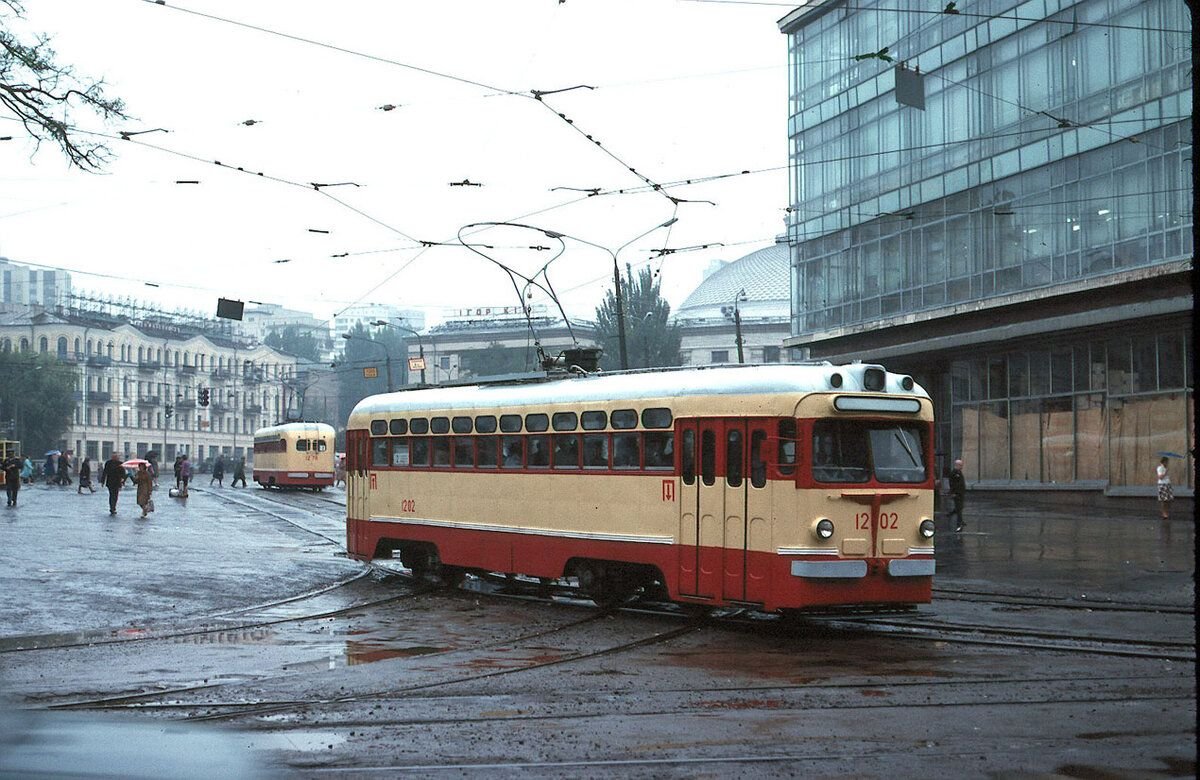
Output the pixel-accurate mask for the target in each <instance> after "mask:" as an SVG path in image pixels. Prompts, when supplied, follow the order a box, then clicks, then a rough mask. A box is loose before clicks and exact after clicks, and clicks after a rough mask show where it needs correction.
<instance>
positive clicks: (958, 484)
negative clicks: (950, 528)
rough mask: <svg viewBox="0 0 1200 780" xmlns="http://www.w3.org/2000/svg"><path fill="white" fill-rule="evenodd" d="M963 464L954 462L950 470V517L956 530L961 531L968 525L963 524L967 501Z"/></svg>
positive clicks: (957, 461)
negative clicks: (964, 505) (964, 507)
mask: <svg viewBox="0 0 1200 780" xmlns="http://www.w3.org/2000/svg"><path fill="white" fill-rule="evenodd" d="M962 467H963V462H962V461H961V460H956V461H954V468H952V469H950V502H951V504H950V517H953V518H954V530H955V531H961V530H962V529H963V526H965V525H966V523H964V522H963V516H962V511H963V503H964V502H965V501H966V500H967V480H966V478H965V477H964V476H963V473H962Z"/></svg>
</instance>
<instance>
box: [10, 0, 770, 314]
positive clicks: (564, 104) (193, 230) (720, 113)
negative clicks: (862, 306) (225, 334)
mask: <svg viewBox="0 0 1200 780" xmlns="http://www.w3.org/2000/svg"><path fill="white" fill-rule="evenodd" d="M787 10H788V9H787V8H782V7H778V6H766V7H762V6H755V5H736V4H720V3H707V2H688V1H686V0H565V2H560V1H559V0H521V1H520V2H513V1H509V2H503V1H500V0H490V1H486V2H465V1H459V0H439V1H438V2H428V1H427V2H421V3H416V2H386V3H385V2H382V1H380V0H376V1H375V2H361V1H360V2H349V3H337V4H330V3H328V2H322V3H317V2H308V0H256V2H253V3H245V2H233V1H232V0H178V2H176V0H167V2H166V3H165V5H159V4H157V3H155V2H150V1H149V0H26V3H25V14H24V18H23V19H16V20H9V21H8V24H9V28H10V29H11V30H12V31H13V32H15V33H18V34H22V35H24V36H26V37H27V36H28V35H32V34H33V33H36V32H41V33H45V34H47V35H49V36H50V37H51V39H52V46H53V48H54V50H55V51H56V52H57V55H58V59H59V60H60V61H61V62H62V63H65V64H70V65H71V66H72V67H73V68H74V69H75V71H76V72H77V73H78V74H79V75H80V76H81V77H82V78H85V79H88V78H91V79H103V81H104V82H105V85H106V87H105V89H106V94H107V95H108V96H110V97H120V98H121V99H122V100H123V101H124V102H125V104H126V110H127V112H128V113H129V114H130V115H131V116H132V117H133V118H132V119H131V120H129V121H121V122H118V123H115V124H108V125H105V124H103V123H102V122H101V121H100V120H99V119H97V118H96V117H94V116H93V115H91V114H89V113H86V112H76V113H75V114H73V116H72V119H73V121H74V123H75V124H76V125H77V126H79V127H81V128H84V129H87V130H89V131H94V132H103V133H108V134H110V135H113V136H116V134H117V133H118V132H119V131H129V132H135V133H136V132H139V131H143V130H155V129H157V128H161V129H162V130H163V131H165V132H163V131H159V130H156V131H155V132H145V133H141V134H139V135H133V136H131V137H130V139H129V140H120V138H119V137H118V138H117V139H116V140H113V141H111V142H110V143H109V146H110V148H111V149H112V151H113V152H114V153H115V157H114V159H113V160H112V161H111V162H110V163H109V164H107V165H106V166H105V168H104V169H103V171H102V172H100V173H85V172H80V171H78V170H74V169H71V168H70V166H69V165H68V164H67V162H66V158H65V157H64V156H63V155H62V153H61V152H60V151H59V150H58V148H57V147H56V146H54V145H53V144H52V143H43V144H42V145H41V147H40V148H38V149H35V146H34V145H33V143H32V142H30V141H29V140H28V139H27V137H26V136H25V135H24V134H22V133H21V132H20V131H21V127H20V125H19V124H17V123H15V122H13V121H12V120H11V118H8V117H6V116H5V115H4V113H3V108H2V107H0V135H9V134H11V135H13V136H14V140H12V141H8V142H3V143H0V183H2V186H0V256H5V257H8V258H9V259H10V260H12V261H14V262H18V263H37V264H43V265H46V266H52V267H55V268H61V269H65V270H69V271H72V272H73V284H74V286H75V288H76V290H77V291H78V290H81V289H82V290H90V291H95V292H100V293H105V294H117V295H131V296H133V297H135V298H137V299H140V300H144V301H146V302H148V303H152V304H154V305H158V306H162V307H165V308H171V309H177V308H187V309H194V310H199V311H208V312H215V306H216V298H217V297H227V298H234V299H238V300H245V301H261V302H264V303H278V304H281V305H283V306H286V307H289V308H294V309H300V310H304V311H311V312H313V313H315V314H317V315H318V316H320V317H332V316H333V315H334V314H335V313H336V312H338V311H340V310H341V309H343V308H345V307H346V306H348V305H351V304H353V303H356V302H381V303H391V304H396V305H399V306H402V307H417V308H422V309H424V310H425V311H426V312H427V318H428V320H429V321H430V322H431V323H432V322H436V321H438V320H440V319H442V318H443V317H444V316H446V313H447V312H448V311H450V310H453V309H457V308H464V307H468V306H511V305H513V304H515V303H516V302H517V301H518V292H517V291H516V290H514V288H513V285H512V283H511V282H510V280H509V277H508V276H507V275H506V273H505V272H504V271H503V270H502V268H501V267H500V265H499V264H502V265H505V266H508V267H509V268H512V269H514V270H516V271H518V272H520V273H522V274H524V275H526V276H533V275H534V274H535V273H536V272H537V271H538V269H540V268H541V267H542V266H543V265H544V264H545V263H547V261H550V260H551V258H552V257H554V256H555V255H556V254H558V251H559V249H560V242H559V241H555V240H553V239H552V238H550V237H548V236H546V235H545V234H544V233H541V232H537V231H533V230H528V229H523V228H516V227H478V225H480V223H495V222H518V223H522V224H528V225H532V226H534V227H536V228H540V229H545V230H549V231H552V232H554V233H560V234H564V235H565V236H567V237H566V238H563V239H561V248H562V249H563V251H562V254H561V255H559V256H558V257H557V258H556V259H554V260H553V262H551V263H550V265H549V267H548V274H549V279H550V283H551V284H552V285H553V288H554V290H555V291H556V292H557V293H558V298H559V300H560V301H561V302H562V304H563V306H564V307H565V309H566V311H567V312H568V314H570V315H571V316H573V317H580V318H584V319H591V318H593V316H594V311H595V308H596V306H597V305H598V304H599V302H600V300H601V299H602V297H603V295H604V293H605V291H606V290H607V289H609V288H610V287H611V282H612V267H613V261H612V256H611V255H610V254H609V253H608V252H607V251H605V249H604V248H607V250H609V251H615V250H617V249H618V248H619V247H622V246H623V245H626V244H627V246H625V247H624V248H623V249H621V251H620V253H619V261H620V264H621V265H622V266H624V265H625V263H627V262H628V263H633V264H634V265H635V267H639V266H641V265H643V264H645V263H647V262H649V266H650V267H651V268H652V269H653V270H654V271H655V272H657V273H658V274H659V279H660V280H661V283H662V290H663V294H664V296H665V297H666V299H667V300H668V302H669V303H670V304H671V305H672V306H673V307H676V308H677V307H678V306H679V304H680V303H682V301H683V299H684V298H685V297H686V296H687V295H688V294H689V293H690V292H691V291H692V290H693V289H695V287H696V286H697V285H698V284H699V283H700V281H701V280H702V277H703V273H704V271H705V269H706V268H707V267H709V266H710V265H711V264H712V262H713V261H715V260H726V261H728V260H735V259H737V258H739V257H742V256H744V255H746V254H749V253H750V252H752V251H754V250H756V249H761V248H763V247H765V246H769V245H770V244H771V243H772V242H773V240H774V238H775V236H777V235H779V234H780V233H781V232H782V231H783V225H784V223H783V219H784V216H785V211H784V209H785V207H786V206H787V198H788V189H787V171H786V164H787V70H786V60H787V50H786V38H785V36H783V35H782V34H781V33H780V32H779V30H778V27H777V25H776V22H777V20H778V19H779V18H781V17H782V16H784V14H785V13H786V12H787ZM580 85H587V87H593V88H592V89H589V88H585V87H583V86H580ZM570 87H579V88H577V89H569V88H570ZM533 90H539V91H541V92H543V93H550V92H552V91H554V90H566V91H561V92H553V94H543V96H542V99H541V100H540V101H539V100H536V99H534V98H533V97H532V96H531V91H533ZM389 105H390V106H395V108H393V109H391V110H383V108H381V107H383V106H389ZM589 136H590V138H589ZM217 162H219V163H220V165H218V164H217ZM239 168H241V169H242V170H241V171H239V170H238V169H239ZM631 168H632V169H633V171H631V170H630V169H631ZM634 171H636V173H635V172H634ZM742 171H751V173H748V174H745V175H742V174H741V172H742ZM259 174H262V175H259ZM724 174H738V175H734V176H726V177H724V178H719V179H716V180H712V181H707V182H699V183H693V184H690V185H679V186H671V187H667V188H665V190H661V191H655V190H654V189H653V187H652V186H651V185H648V184H647V181H646V180H649V181H650V182H651V183H652V184H654V183H657V184H667V183H672V182H683V181H686V180H688V179H702V178H706V177H713V176H721V175H724ZM642 177H645V178H644V179H643V178H642ZM464 180H466V181H469V182H472V183H476V184H479V185H481V186H451V183H452V182H463V181H464ZM177 182H198V183H195V184H180V183H177ZM313 183H316V184H331V185H339V186H329V187H319V188H314V187H313V186H312V184H313ZM571 188H573V189H571ZM594 188H598V190H599V192H600V193H601V194H599V195H589V194H588V193H587V190H591V189H594ZM620 190H629V191H627V192H623V193H622V192H619V191H620ZM664 192H665V193H669V194H670V195H671V196H673V197H674V198H676V199H685V200H686V201H691V202H680V203H673V202H672V201H671V200H670V199H669V198H668V197H667V195H666V194H664ZM706 201H711V203H710V202H706ZM671 219H676V220H677V221H676V222H674V223H673V224H671V225H669V226H668V227H658V226H660V225H662V224H664V223H666V222H668V221H670V220H671ZM473 225H474V226H476V227H471V226H473ZM656 228H657V229H656ZM460 232H461V233H462V235H463V240H464V241H466V242H467V243H469V244H473V245H475V249H476V250H478V252H482V253H483V255H487V257H485V256H483V255H481V254H479V253H477V252H476V251H472V250H471V249H468V248H465V247H463V246H461V245H460V244H459V238H458V236H459V235H460ZM643 234H648V235H643ZM639 236H641V238H639ZM634 239H636V240H634ZM422 242H428V243H429V244H433V245H432V246H427V245H423V244H422ZM629 242H631V243H629ZM442 243H449V244H454V245H453V246H443V245H441V244H442ZM706 244H707V245H709V247H708V248H707V249H688V250H687V251H679V252H674V253H669V254H660V253H656V252H654V251H653V250H655V249H660V248H664V247H669V248H680V249H683V248H688V247H700V246H703V245H706ZM718 244H723V246H720V245H718ZM593 245H596V246H593ZM538 246H541V247H550V249H549V250H546V249H541V250H539V249H531V248H530V247H538ZM489 258H490V259H489ZM85 272H86V273H85ZM89 274H97V275H89ZM108 277H123V278H125V279H128V280H129V281H122V280H118V279H112V278H108ZM147 283H149V284H153V285H158V286H157V287H151V286H148V285H147ZM527 300H528V302H530V303H547V304H549V301H548V299H547V297H546V295H545V293H543V292H542V291H540V290H536V289H535V290H533V291H532V297H528V298H527ZM550 305H553V304H550Z"/></svg>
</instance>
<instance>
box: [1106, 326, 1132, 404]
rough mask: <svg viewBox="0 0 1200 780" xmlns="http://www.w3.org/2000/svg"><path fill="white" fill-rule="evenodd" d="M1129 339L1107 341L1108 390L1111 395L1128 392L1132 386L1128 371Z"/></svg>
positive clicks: (1129, 368)
mask: <svg viewBox="0 0 1200 780" xmlns="http://www.w3.org/2000/svg"><path fill="white" fill-rule="evenodd" d="M1131 370H1132V364H1131V362H1130V359H1129V339H1113V340H1112V341H1110V342H1108V392H1109V393H1110V394H1111V395H1123V394H1125V393H1128V392H1129V390H1130V388H1131V387H1132V386H1133V382H1132V381H1131V377H1130V372H1131Z"/></svg>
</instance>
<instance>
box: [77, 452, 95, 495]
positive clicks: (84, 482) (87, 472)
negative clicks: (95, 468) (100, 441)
mask: <svg viewBox="0 0 1200 780" xmlns="http://www.w3.org/2000/svg"><path fill="white" fill-rule="evenodd" d="M84 488H87V489H88V490H90V491H92V492H93V493H95V492H96V488H94V487H92V459H91V458H88V457H84V459H83V463H81V464H79V489H78V490H76V491H75V492H76V493H82V492H83V489H84Z"/></svg>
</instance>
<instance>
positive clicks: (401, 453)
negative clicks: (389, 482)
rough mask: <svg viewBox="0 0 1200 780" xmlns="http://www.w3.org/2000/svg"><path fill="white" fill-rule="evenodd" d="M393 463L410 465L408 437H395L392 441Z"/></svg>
mask: <svg viewBox="0 0 1200 780" xmlns="http://www.w3.org/2000/svg"><path fill="white" fill-rule="evenodd" d="M392 465H393V466H407V465H408V439H395V440H394V441H392Z"/></svg>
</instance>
